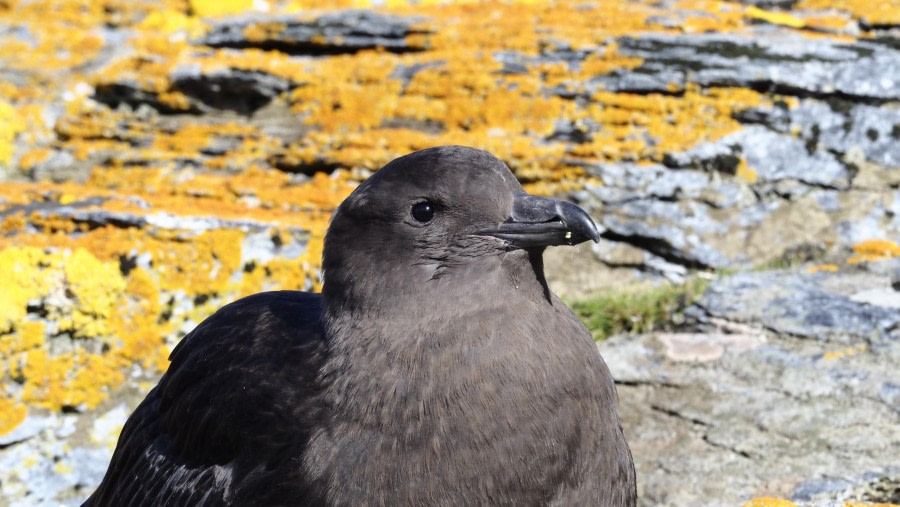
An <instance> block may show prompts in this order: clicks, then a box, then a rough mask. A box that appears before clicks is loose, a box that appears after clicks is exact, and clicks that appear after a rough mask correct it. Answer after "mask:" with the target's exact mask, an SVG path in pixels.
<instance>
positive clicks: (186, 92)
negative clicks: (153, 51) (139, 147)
mask: <svg viewBox="0 0 900 507" xmlns="http://www.w3.org/2000/svg"><path fill="white" fill-rule="evenodd" d="M168 80H169V82H170V83H171V84H170V86H169V89H168V90H167V92H168V93H172V92H177V93H180V94H182V96H183V97H184V100H183V101H172V100H164V99H163V98H162V96H161V95H160V94H159V93H158V92H156V91H154V90H147V89H144V88H143V87H142V86H141V85H140V84H138V83H137V82H136V81H134V80H132V79H130V78H128V77H123V78H120V79H117V80H114V81H111V82H104V83H99V84H98V85H97V86H96V88H95V91H94V100H96V101H98V102H101V103H103V104H107V105H109V106H110V107H119V106H120V105H121V104H125V105H128V106H130V107H132V108H137V107H140V106H142V105H146V106H150V107H152V108H153V109H155V110H157V111H159V112H160V113H164V114H176V113H190V114H201V113H208V112H210V111H213V110H221V111H234V112H236V113H238V114H242V115H250V114H252V113H254V112H256V111H257V110H259V109H261V108H263V107H264V106H266V105H267V104H268V103H269V102H271V101H272V99H274V98H275V97H277V96H278V95H280V94H281V93H283V92H285V91H287V90H289V89H291V88H293V87H295V86H296V85H297V83H293V82H291V81H289V80H287V79H285V78H283V77H279V76H275V75H272V74H269V73H267V72H264V71H262V70H243V69H236V68H231V67H214V68H210V69H204V68H201V67H200V66H199V65H181V66H178V67H176V68H175V69H174V70H173V71H172V72H171V74H170V75H169V76H168Z"/></svg>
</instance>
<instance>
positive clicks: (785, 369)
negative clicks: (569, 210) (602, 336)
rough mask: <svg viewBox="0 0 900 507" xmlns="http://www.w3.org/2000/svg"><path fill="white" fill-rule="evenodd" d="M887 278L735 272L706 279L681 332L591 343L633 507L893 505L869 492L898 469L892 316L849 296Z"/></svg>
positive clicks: (895, 324)
mask: <svg viewBox="0 0 900 507" xmlns="http://www.w3.org/2000/svg"><path fill="white" fill-rule="evenodd" d="M890 281H891V277H890V276H888V275H885V274H877V273H872V272H865V271H858V272H848V273H839V274H807V273H804V272H802V271H796V270H795V271H783V272H757V273H745V274H738V275H734V276H732V277H727V278H724V279H721V280H719V281H717V282H714V283H713V284H712V285H711V286H710V288H709V290H708V291H707V292H706V294H704V296H703V297H702V298H701V300H700V301H699V302H698V303H697V305H696V306H694V307H692V308H690V309H689V312H688V317H689V325H688V326H687V328H686V329H685V330H684V331H681V332H678V333H662V334H647V335H640V336H620V337H614V338H611V339H609V340H607V341H605V342H602V343H600V345H599V347H600V351H601V353H602V354H603V356H604V358H605V359H606V362H607V364H608V365H609V367H610V370H611V371H612V374H613V376H614V378H616V380H617V383H618V391H619V403H620V413H621V415H622V420H623V427H624V428H625V433H626V437H627V438H628V441H629V444H630V446H631V449H632V452H633V454H634V458H635V464H636V467H637V474H638V477H640V478H641V480H640V481H639V482H638V488H639V501H640V504H641V505H648V506H649V505H663V506H666V505H678V506H680V505H710V506H719V505H722V506H725V505H740V504H742V503H743V502H745V501H747V500H748V499H750V498H753V497H760V496H774V497H780V498H790V499H791V500H794V501H799V502H808V503H804V504H803V505H833V504H834V503H830V502H834V501H835V500H836V499H839V500H841V501H844V500H856V501H863V500H866V501H895V500H892V498H893V497H891V496H888V494H881V496H878V495H874V496H866V495H868V493H866V492H867V491H872V490H873V488H875V489H876V490H877V487H875V486H873V485H875V484H878V483H879V481H881V482H884V481H887V483H888V484H890V481H894V482H893V484H896V482H897V477H898V473H900V467H898V465H897V461H896V456H898V455H900V426H898V425H897V423H896V421H897V417H898V416H900V405H898V403H897V401H898V399H900V396H898V395H897V393H898V392H900V389H898V387H897V386H900V370H898V369H897V368H896V364H897V361H898V360H900V339H898V338H900V314H898V312H897V311H896V310H895V309H891V308H887V307H877V306H873V305H870V304H866V303H861V302H855V301H852V300H851V298H850V295H851V294H853V293H855V291H858V290H860V289H862V288H865V287H873V286H875V287H885V286H887V287H890V283H891V282H890ZM826 315H829V316H832V317H834V318H825V316H826ZM838 315H839V316H840V318H837V316H838ZM862 428H865V429H864V430H863V429H862ZM884 489H888V490H889V489H890V488H884Z"/></svg>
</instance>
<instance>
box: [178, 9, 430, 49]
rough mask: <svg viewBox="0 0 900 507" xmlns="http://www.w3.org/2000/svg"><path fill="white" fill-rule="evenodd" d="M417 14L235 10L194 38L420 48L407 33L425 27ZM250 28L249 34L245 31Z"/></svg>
mask: <svg viewBox="0 0 900 507" xmlns="http://www.w3.org/2000/svg"><path fill="white" fill-rule="evenodd" d="M418 21H420V20H419V19H418V18H408V17H400V16H391V15H387V14H380V13H376V12H372V11H364V10H348V11H341V12H332V13H328V14H324V15H322V16H319V17H318V18H316V19H314V20H311V21H308V20H303V19H300V18H298V17H296V16H265V17H263V16H258V15H248V16H237V17H233V18H230V19H226V20H223V21H214V22H213V23H212V28H211V29H210V31H209V32H208V33H207V34H206V35H205V36H203V37H202V38H200V39H198V40H197V41H196V43H197V44H203V45H206V46H212V47H217V48H261V49H276V50H278V51H282V52H284V53H288V54H293V55H328V54H341V53H355V52H357V51H360V50H363V49H375V48H383V49H385V50H387V51H391V52H395V53H405V52H410V51H421V50H422V49H424V48H423V47H422V46H420V45H417V44H415V43H412V42H411V41H410V40H408V39H407V37H408V36H409V35H413V34H420V33H424V32H422V31H421V30H419V29H416V28H414V27H413V25H414V24H415V23H417V22H418ZM248 34H249V35H248Z"/></svg>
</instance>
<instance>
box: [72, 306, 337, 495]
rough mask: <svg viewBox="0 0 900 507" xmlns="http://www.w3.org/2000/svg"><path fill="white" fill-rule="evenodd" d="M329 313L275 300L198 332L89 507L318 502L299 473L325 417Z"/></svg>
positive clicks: (124, 439) (239, 310) (125, 438)
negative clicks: (323, 373) (324, 321)
mask: <svg viewBox="0 0 900 507" xmlns="http://www.w3.org/2000/svg"><path fill="white" fill-rule="evenodd" d="M320 314H321V298H320V296H318V295H315V294H308V293H303V292H296V291H281V292H268V293H262V294H256V295H254V296H250V297H247V298H244V299H241V300H238V301H236V302H234V303H231V304H229V305H226V306H224V307H223V308H221V309H220V310H219V311H217V312H216V313H215V314H214V315H212V316H211V317H209V318H208V319H206V320H205V321H204V322H202V323H201V324H200V325H199V326H197V328H196V329H194V330H193V331H192V332H191V333H189V334H188V335H187V336H186V337H185V338H184V339H183V340H182V341H181V343H179V344H178V346H177V347H175V349H174V350H173V351H172V354H171V356H170V359H171V365H170V367H169V370H168V372H166V374H165V375H163V377H162V379H161V380H160V382H159V384H158V385H157V386H156V387H155V388H154V389H153V390H152V391H151V392H150V394H148V395H147V397H146V399H145V400H144V401H143V402H142V403H141V404H140V405H139V406H138V408H137V409H136V410H135V412H134V413H133V414H132V415H131V417H130V418H129V419H128V421H127V422H126V424H125V427H124V428H123V430H122V434H121V435H120V437H119V442H118V445H117V447H116V450H115V452H114V454H113V458H112V462H111V463H110V466H109V469H108V471H107V473H106V476H105V477H104V479H103V482H102V483H101V484H100V486H99V487H98V489H97V491H96V492H95V493H94V494H93V495H92V496H91V497H90V498H89V499H88V500H87V502H86V503H85V505H88V506H92V505H117V506H118V505H198V506H199V505H222V504H227V503H246V502H247V501H250V502H252V503H253V504H255V505H265V504H268V505H277V504H283V503H297V501H298V500H302V499H303V498H304V496H305V495H309V494H310V493H309V490H310V488H309V486H308V485H306V484H304V481H303V477H302V476H301V471H300V469H299V466H298V465H297V463H298V462H299V458H300V457H301V456H302V454H303V451H304V448H305V445H306V441H307V439H308V438H309V435H310V432H311V431H312V429H313V428H315V427H316V425H317V424H318V422H319V420H320V415H321V412H320V411H321V407H320V406H319V393H320V391H321V386H320V385H319V369H320V366H321V364H322V361H323V360H324V357H325V353H326V348H325V342H324V338H323V332H322V326H321V322H320ZM301 503H302V502H301Z"/></svg>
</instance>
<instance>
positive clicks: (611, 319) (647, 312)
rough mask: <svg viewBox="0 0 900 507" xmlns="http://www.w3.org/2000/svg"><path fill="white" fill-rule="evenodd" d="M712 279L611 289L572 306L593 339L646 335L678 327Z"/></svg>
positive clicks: (573, 303) (695, 279)
mask: <svg viewBox="0 0 900 507" xmlns="http://www.w3.org/2000/svg"><path fill="white" fill-rule="evenodd" d="M708 285H709V280H706V279H701V278H694V279H691V280H689V281H687V282H685V283H684V284H682V285H665V286H660V287H637V288H628V289H611V290H608V291H603V292H599V293H597V294H594V295H592V296H590V297H588V298H585V299H581V300H578V301H574V302H572V303H571V304H570V305H569V306H570V307H571V308H572V310H573V311H574V312H575V314H576V315H578V317H579V318H581V320H582V321H584V324H585V325H586V326H587V327H588V329H590V330H591V333H592V334H593V336H594V340H603V339H606V338H607V337H609V336H612V335H614V334H619V333H646V332H649V331H653V330H654V329H663V328H666V327H669V326H672V325H677V324H679V323H680V321H682V320H683V319H684V315H683V312H684V309H685V308H687V307H688V306H690V305H691V304H692V303H693V302H694V301H696V300H697V299H699V297H700V295H701V294H703V291H704V290H706V287H707V286H708Z"/></svg>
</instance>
